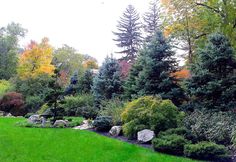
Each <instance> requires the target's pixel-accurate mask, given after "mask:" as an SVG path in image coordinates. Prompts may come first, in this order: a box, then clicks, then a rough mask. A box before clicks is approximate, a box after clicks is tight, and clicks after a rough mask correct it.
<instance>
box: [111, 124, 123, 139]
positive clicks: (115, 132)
mask: <svg viewBox="0 0 236 162" xmlns="http://www.w3.org/2000/svg"><path fill="white" fill-rule="evenodd" d="M121 130H122V127H121V126H113V127H112V128H111V130H110V131H109V133H110V135H112V136H114V137H117V136H119V135H120V134H121Z"/></svg>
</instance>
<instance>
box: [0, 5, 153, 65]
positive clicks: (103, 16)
mask: <svg viewBox="0 0 236 162" xmlns="http://www.w3.org/2000/svg"><path fill="white" fill-rule="evenodd" d="M129 4H132V5H134V6H135V8H136V9H137V10H138V12H139V13H140V14H142V13H143V12H145V11H146V10H147V8H148V4H149V0H1V9H0V26H1V27H2V26H6V25H7V24H8V23H10V22H16V23H20V24H22V27H24V28H26V29H28V33H27V36H26V37H25V38H24V39H23V40H22V41H21V44H22V45H24V46H25V45H27V43H29V41H30V40H36V41H40V40H41V39H42V38H43V37H48V38H49V40H50V44H52V45H53V46H54V47H56V48H57V47H61V46H62V44H67V45H69V46H71V47H74V48H75V49H76V50H78V52H80V53H83V54H89V55H91V56H93V57H95V58H96V59H97V60H98V61H99V63H101V62H102V61H103V59H104V58H105V57H106V55H109V54H111V53H114V52H115V51H116V50H117V49H116V46H115V42H114V41H113V40H112V39H113V38H114V35H113V34H112V31H116V25H117V21H118V20H119V17H120V16H121V15H122V13H123V11H124V10H125V8H126V7H127V6H128V5H129ZM115 55H118V54H115Z"/></svg>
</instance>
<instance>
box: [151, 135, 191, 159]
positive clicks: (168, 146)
mask: <svg viewBox="0 0 236 162" xmlns="http://www.w3.org/2000/svg"><path fill="white" fill-rule="evenodd" d="M187 143H189V141H188V140H186V139H185V138H184V137H183V136H180V135H177V134H172V135H164V136H161V137H158V138H155V139H153V141H152V145H153V148H154V149H155V150H156V151H160V152H165V153H170V154H175V155H182V154H183V152H184V145H186V144H187Z"/></svg>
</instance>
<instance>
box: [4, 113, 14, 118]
mask: <svg viewBox="0 0 236 162" xmlns="http://www.w3.org/2000/svg"><path fill="white" fill-rule="evenodd" d="M5 117H13V115H12V114H11V113H8V114H6V115H5Z"/></svg>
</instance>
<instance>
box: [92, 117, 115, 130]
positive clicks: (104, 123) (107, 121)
mask: <svg viewBox="0 0 236 162" xmlns="http://www.w3.org/2000/svg"><path fill="white" fill-rule="evenodd" d="M93 126H94V127H95V128H96V130H98V131H109V130H110V129H111V127H112V118H111V117H110V116H99V117H97V118H96V119H95V120H94V122H93Z"/></svg>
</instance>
